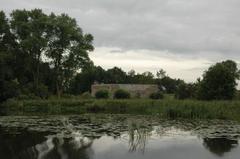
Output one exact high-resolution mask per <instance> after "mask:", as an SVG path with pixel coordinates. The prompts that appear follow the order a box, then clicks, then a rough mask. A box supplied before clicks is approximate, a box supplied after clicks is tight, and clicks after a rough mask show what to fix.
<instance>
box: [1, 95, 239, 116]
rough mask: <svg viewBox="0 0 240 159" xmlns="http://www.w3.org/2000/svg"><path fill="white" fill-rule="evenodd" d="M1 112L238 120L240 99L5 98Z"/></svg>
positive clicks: (12, 113)
mask: <svg viewBox="0 0 240 159" xmlns="http://www.w3.org/2000/svg"><path fill="white" fill-rule="evenodd" d="M1 107H2V115H59V114H62V115H68V114H83V113H108V114H139V115H156V116H159V117H163V118H171V119H175V118H184V119H226V120H236V121H240V115H239V114H240V101H239V100H231V101H226V100H225V101H220V100H215V101H200V100H191V99H187V100H177V99H170V98H165V99H161V100H152V99H77V98H76V99H48V100H14V99H12V100H8V101H7V102H5V103H3V104H2V105H1Z"/></svg>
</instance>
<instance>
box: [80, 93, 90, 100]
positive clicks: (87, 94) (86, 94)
mask: <svg viewBox="0 0 240 159" xmlns="http://www.w3.org/2000/svg"><path fill="white" fill-rule="evenodd" d="M80 97H81V98H83V99H91V98H92V95H91V94H90V93H89V92H84V93H82V94H81V96H80Z"/></svg>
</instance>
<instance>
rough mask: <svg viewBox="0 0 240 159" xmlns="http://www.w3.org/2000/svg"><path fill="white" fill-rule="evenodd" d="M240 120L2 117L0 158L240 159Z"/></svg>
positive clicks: (0, 123)
mask: <svg viewBox="0 0 240 159" xmlns="http://www.w3.org/2000/svg"><path fill="white" fill-rule="evenodd" d="M239 137H240V125H239V124H238V123H236V122H232V121H221V120H211V121H200V120H198V121H177V120H163V119H159V118H154V117H146V116H126V115H81V116H51V117H47V118H46V117H44V118H43V117H1V118H0V156H1V159H2V158H3V159H123V158H125V159H158V158H163V159H165V158H166V159H193V158H194V159H203V158H207V159H218V158H222V159H239V156H240V147H239V145H238V141H239Z"/></svg>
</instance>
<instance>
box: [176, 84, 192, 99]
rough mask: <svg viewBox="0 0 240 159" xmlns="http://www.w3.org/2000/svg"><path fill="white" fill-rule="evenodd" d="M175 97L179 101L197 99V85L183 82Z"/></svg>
mask: <svg viewBox="0 0 240 159" xmlns="http://www.w3.org/2000/svg"><path fill="white" fill-rule="evenodd" d="M174 95H175V98H177V99H188V98H195V96H196V84H192V83H185V82H181V83H180V84H179V85H178V87H177V90H176V91H175V93H174Z"/></svg>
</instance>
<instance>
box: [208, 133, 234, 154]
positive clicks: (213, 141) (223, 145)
mask: <svg viewBox="0 0 240 159" xmlns="http://www.w3.org/2000/svg"><path fill="white" fill-rule="evenodd" d="M203 145H204V147H206V148H207V149H208V150H209V151H210V152H212V153H214V154H216V155H218V156H223V155H224V153H226V152H230V151H231V150H232V149H233V148H236V147H237V146H238V140H234V139H227V138H226V137H222V138H204V139H203Z"/></svg>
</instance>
